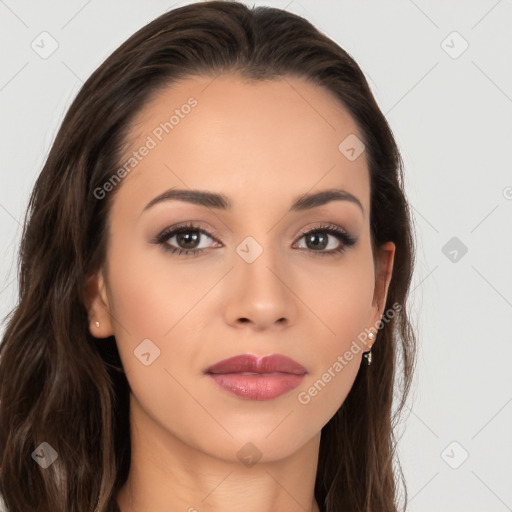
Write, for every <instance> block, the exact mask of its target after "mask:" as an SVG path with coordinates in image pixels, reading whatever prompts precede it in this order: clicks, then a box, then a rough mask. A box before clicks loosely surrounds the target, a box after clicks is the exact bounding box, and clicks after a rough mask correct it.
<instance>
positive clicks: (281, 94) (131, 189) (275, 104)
mask: <svg viewBox="0 0 512 512" xmlns="http://www.w3.org/2000/svg"><path fill="white" fill-rule="evenodd" d="M347 137H349V139H347ZM354 137H356V138H357V139H359V140H362V138H363V137H362V134H361V132H360V130H359V128H358V127H357V125H356V123H355V121H354V119H353V118H352V117H351V115H350V114H349V112H348V110H347V109H346V108H345V107H344V105H343V104H342V103H341V102H340V101H338V100H337V99H336V98H335V97H334V95H333V94H331V92H330V91H328V90H327V89H325V88H323V87H319V86H317V85H314V84H311V83H309V82H308V81H306V80H304V79H301V78H296V77H283V78H279V79H275V80H269V81H258V82H255V81H247V80H245V79H243V78H241V77H239V76H236V75H220V76H218V77H211V76H209V77H193V78H188V79H185V80H182V81H180V82H177V83H175V84H173V85H172V86H169V87H168V88H166V89H164V90H162V91H160V92H159V93H158V94H157V95H156V96H154V97H153V98H152V99H151V101H150V102H149V103H148V104H147V105H146V106H145V107H144V108H143V109H142V111H141V112H140V113H139V114H138V115H137V116H136V118H135V120H134V122H133V123H132V126H131V130H130V136H129V137H128V146H127V148H128V149H127V152H126V154H125V155H124V158H123V163H126V162H127V161H128V159H131V158H132V157H131V155H132V154H133V152H134V151H138V150H139V149H142V148H144V147H146V148H149V149H146V150H144V151H142V152H143V153H144V156H140V155H139V156H138V157H137V162H136V165H134V166H133V167H132V168H131V169H130V172H129V175H127V177H126V178H124V180H123V183H122V187H121V188H122V189H123V191H119V194H120V195H121V196H125V197H126V198H127V199H128V198H129V199H131V200H132V202H133V201H135V202H136V201H137V200H138V198H141V199H142V200H148V201H149V200H150V199H152V197H154V196H155V195H157V194H159V193H162V192H163V191H164V190H165V189H167V188H170V187H179V188H192V189H197V188H201V189H205V190H210V191H214V192H215V191H217V192H222V193H223V194H225V195H227V196H228V197H233V202H234V204H235V207H236V206H237V205H239V206H243V205H249V204H251V203H253V202H254V201H258V203H257V204H256V203H255V204H254V205H255V206H258V205H259V206H261V204H260V203H259V201H261V198H262V197H264V198H266V199H265V201H268V200H275V201H277V202H281V203H282V202H290V201H291V198H292V197H293V198H295V197H296V196H297V195H298V194H304V193H306V192H308V191H312V190H316V189H318V190H319V189H324V188H329V187H332V186H337V187H340V186H341V187H343V188H345V189H346V190H348V191H349V192H351V193H353V194H354V195H358V197H359V199H360V200H361V202H362V203H363V204H365V203H367V200H368V197H367V196H368V195H369V183H368V180H369V177H368V170H367V161H366V155H365V153H364V152H363V153H362V154H361V155H360V156H359V157H358V158H356V159H349V158H347V156H346V154H345V153H344V152H343V151H342V150H343V149H344V141H345V140H350V141H352V140H357V139H352V138H354ZM340 144H341V149H340ZM345 145H346V144H345ZM356 149H357V148H356ZM142 152H140V153H142ZM146 202H147V201H146ZM365 209H366V208H365Z"/></svg>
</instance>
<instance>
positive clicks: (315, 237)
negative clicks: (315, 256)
mask: <svg viewBox="0 0 512 512" xmlns="http://www.w3.org/2000/svg"><path fill="white" fill-rule="evenodd" d="M309 236H310V238H309V239H310V240H315V241H314V242H313V245H314V246H315V247H317V248H318V246H319V244H318V243H317V239H318V238H323V239H324V240H323V242H324V243H321V244H320V247H321V248H322V249H325V247H326V240H327V237H325V236H323V235H319V234H318V233H313V234H312V235H309Z"/></svg>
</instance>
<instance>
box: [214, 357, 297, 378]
mask: <svg viewBox="0 0 512 512" xmlns="http://www.w3.org/2000/svg"><path fill="white" fill-rule="evenodd" d="M205 373H213V374H219V373H224V374H226V373H253V374H258V373H260V374H261V373H288V374H292V375H304V374H306V373H307V370H306V368H304V366H302V365H300V364H299V363H297V362H296V361H294V360H293V359H290V358H289V357H285V356H282V355H272V356H266V357H256V356H253V355H250V354H244V355H240V356H236V357H231V358H229V359H224V360H223V361H220V362H218V363H216V364H214V365H213V366H210V367H209V368H208V369H207V370H206V372H205Z"/></svg>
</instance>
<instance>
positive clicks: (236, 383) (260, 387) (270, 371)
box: [205, 354, 308, 400]
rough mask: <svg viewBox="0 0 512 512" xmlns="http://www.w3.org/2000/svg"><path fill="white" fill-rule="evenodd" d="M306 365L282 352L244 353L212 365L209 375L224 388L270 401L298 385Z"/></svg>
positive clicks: (244, 395) (208, 370)
mask: <svg viewBox="0 0 512 512" xmlns="http://www.w3.org/2000/svg"><path fill="white" fill-rule="evenodd" d="M307 373H308V372H307V370H306V368H304V366H302V365H301V364H299V363H297V362H296V361H294V360H293V359H290V358H288V357H285V356H282V355H272V356H266V357H257V356H253V355H250V354H244V355H240V356H236V357H232V358H229V359H224V360H223V361H220V362H218V363H216V364H214V365H213V366H210V367H209V368H208V369H207V370H206V371H205V374H206V375H208V376H209V378H210V379H211V380H212V381H213V382H214V383H215V384H216V385H217V386H218V387H220V388H221V389H222V390H224V391H226V392H228V393H230V394H233V395H235V396H237V397H238V398H242V399H245V400H270V399H273V398H277V397H278V396H281V395H283V394H285V393H287V392H288V391H291V390H292V389H294V388H296V387H297V386H298V385H299V384H300V383H301V381H302V379H303V378H304V377H305V375H306V374H307Z"/></svg>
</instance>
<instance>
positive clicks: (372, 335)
mask: <svg viewBox="0 0 512 512" xmlns="http://www.w3.org/2000/svg"><path fill="white" fill-rule="evenodd" d="M374 337H375V335H374V334H373V332H370V333H368V338H369V339H370V340H373V338H374ZM363 355H364V357H366V360H367V361H368V366H370V365H371V364H372V347H371V346H370V350H369V351H368V352H365V353H364V354H363Z"/></svg>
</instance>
